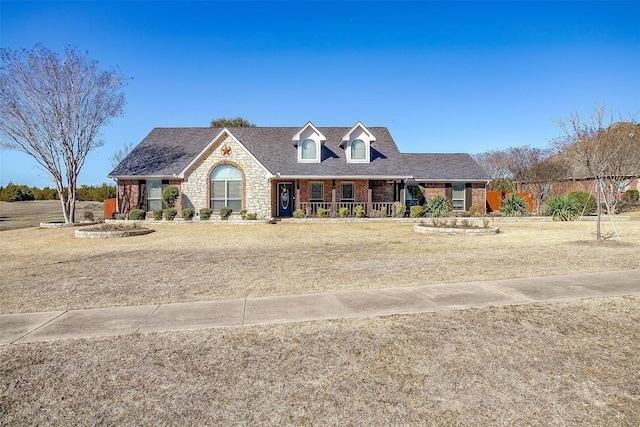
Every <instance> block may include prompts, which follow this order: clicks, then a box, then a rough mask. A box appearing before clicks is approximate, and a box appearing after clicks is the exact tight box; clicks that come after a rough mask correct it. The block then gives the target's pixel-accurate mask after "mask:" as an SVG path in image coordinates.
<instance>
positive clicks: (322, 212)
mask: <svg viewBox="0 0 640 427" xmlns="http://www.w3.org/2000/svg"><path fill="white" fill-rule="evenodd" d="M325 213H327V210H326V209H325V208H318V210H317V211H316V216H317V217H318V218H324V215H325Z"/></svg>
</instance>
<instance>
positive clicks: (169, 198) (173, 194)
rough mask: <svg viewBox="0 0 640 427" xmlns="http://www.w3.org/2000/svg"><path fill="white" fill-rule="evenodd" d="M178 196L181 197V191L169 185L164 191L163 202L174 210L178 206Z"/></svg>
mask: <svg viewBox="0 0 640 427" xmlns="http://www.w3.org/2000/svg"><path fill="white" fill-rule="evenodd" d="M178 196H180V190H178V187H176V186H175V185H169V186H167V187H165V188H164V190H162V201H163V202H164V203H165V204H166V205H167V206H168V207H169V208H172V209H173V207H174V206H175V205H176V200H178Z"/></svg>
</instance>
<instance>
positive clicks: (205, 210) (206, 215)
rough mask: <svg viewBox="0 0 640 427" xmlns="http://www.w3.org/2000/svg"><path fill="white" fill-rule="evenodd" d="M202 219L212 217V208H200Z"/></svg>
mask: <svg viewBox="0 0 640 427" xmlns="http://www.w3.org/2000/svg"><path fill="white" fill-rule="evenodd" d="M199 213H200V219H201V220H204V221H206V220H208V219H209V218H211V214H212V213H213V210H212V209H211V208H202V209H200V212H199Z"/></svg>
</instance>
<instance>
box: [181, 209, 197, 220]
mask: <svg viewBox="0 0 640 427" xmlns="http://www.w3.org/2000/svg"><path fill="white" fill-rule="evenodd" d="M195 214H196V212H195V211H194V210H193V209H192V208H184V209H182V219H184V220H185V221H191V220H192V219H193V216H194V215H195Z"/></svg>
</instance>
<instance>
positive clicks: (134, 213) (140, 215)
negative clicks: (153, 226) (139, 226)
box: [129, 209, 147, 221]
mask: <svg viewBox="0 0 640 427" xmlns="http://www.w3.org/2000/svg"><path fill="white" fill-rule="evenodd" d="M146 215H147V213H146V212H145V211H143V210H142V209H132V210H131V211H130V212H129V219H131V220H134V221H139V220H143V219H144V218H145V216H146Z"/></svg>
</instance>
